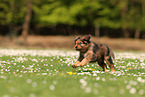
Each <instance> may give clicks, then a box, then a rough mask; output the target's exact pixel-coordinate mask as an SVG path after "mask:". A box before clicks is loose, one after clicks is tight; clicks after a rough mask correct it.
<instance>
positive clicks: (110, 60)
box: [105, 56, 115, 72]
mask: <svg viewBox="0 0 145 97" xmlns="http://www.w3.org/2000/svg"><path fill="white" fill-rule="evenodd" d="M105 61H106V62H107V64H108V65H109V67H110V69H111V72H115V68H114V64H113V61H112V59H111V56H105Z"/></svg>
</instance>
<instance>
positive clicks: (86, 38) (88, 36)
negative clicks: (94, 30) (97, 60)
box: [83, 35, 91, 41]
mask: <svg viewBox="0 0 145 97" xmlns="http://www.w3.org/2000/svg"><path fill="white" fill-rule="evenodd" d="M90 38H91V35H86V36H84V37H83V39H84V40H86V41H90Z"/></svg>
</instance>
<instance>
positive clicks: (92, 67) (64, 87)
mask: <svg viewBox="0 0 145 97" xmlns="http://www.w3.org/2000/svg"><path fill="white" fill-rule="evenodd" d="M115 54H116V60H115V67H116V72H115V73H111V72H110V69H108V73H104V72H103V71H102V68H100V67H99V66H98V65H97V63H89V64H87V65H86V66H85V67H81V68H77V69H73V68H71V67H70V66H71V64H73V63H75V61H76V60H77V57H78V52H75V51H71V50H25V49H0V97H96V96H97V97H144V96H145V87H144V86H145V73H144V69H145V60H144V59H145V58H144V56H145V53H141V52H140V53H137V52H116V53H115Z"/></svg>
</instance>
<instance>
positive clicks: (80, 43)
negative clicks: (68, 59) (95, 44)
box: [74, 35, 91, 52]
mask: <svg viewBox="0 0 145 97" xmlns="http://www.w3.org/2000/svg"><path fill="white" fill-rule="evenodd" d="M90 38H91V36H90V35H86V36H84V37H80V36H77V37H76V38H75V46H74V48H75V50H77V51H80V52H85V51H86V50H87V49H88V46H89V44H90Z"/></svg>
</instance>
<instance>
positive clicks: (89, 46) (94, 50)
mask: <svg viewBox="0 0 145 97" xmlns="http://www.w3.org/2000/svg"><path fill="white" fill-rule="evenodd" d="M90 38H91V37H90V35H87V36H84V37H79V36H78V37H76V38H75V49H76V50H77V51H79V52H80V56H79V59H78V61H77V62H76V63H75V64H73V65H72V67H73V68H76V67H78V66H84V65H85V64H87V63H89V62H91V61H93V62H98V64H99V65H100V66H101V67H102V68H103V70H104V71H105V72H107V68H106V64H105V63H104V60H105V61H106V63H107V64H108V65H109V67H110V69H111V72H115V69H114V63H113V61H112V58H114V53H113V51H112V50H111V49H110V48H109V47H108V46H107V45H105V44H96V43H94V42H92V41H90Z"/></svg>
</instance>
